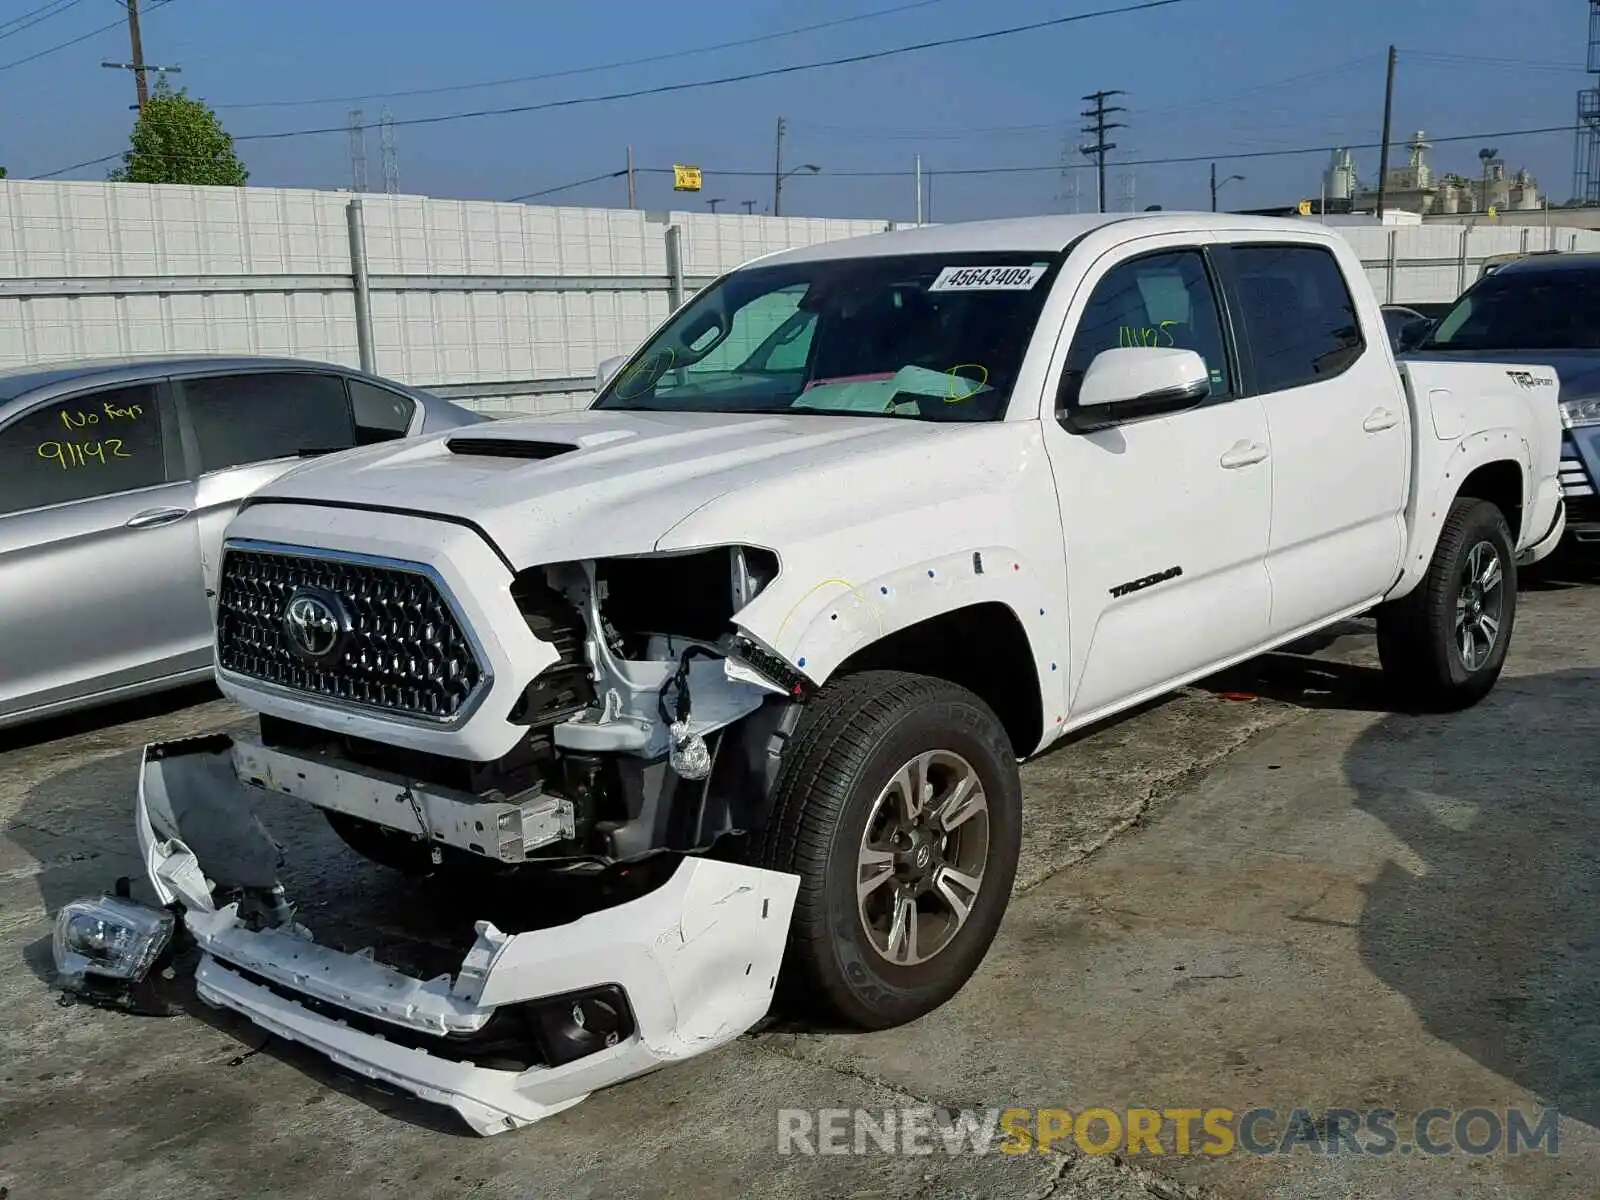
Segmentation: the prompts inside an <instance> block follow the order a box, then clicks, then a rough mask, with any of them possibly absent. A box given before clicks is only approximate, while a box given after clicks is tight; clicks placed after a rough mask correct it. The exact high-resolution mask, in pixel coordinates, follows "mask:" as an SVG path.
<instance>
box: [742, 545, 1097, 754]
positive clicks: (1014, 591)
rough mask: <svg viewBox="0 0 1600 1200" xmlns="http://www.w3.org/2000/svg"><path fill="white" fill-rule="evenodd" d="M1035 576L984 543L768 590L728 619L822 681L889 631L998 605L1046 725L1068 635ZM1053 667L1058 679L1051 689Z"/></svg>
mask: <svg viewBox="0 0 1600 1200" xmlns="http://www.w3.org/2000/svg"><path fill="white" fill-rule="evenodd" d="M779 578H780V579H781V578H782V577H781V576H780V577H779ZM1043 583H1044V581H1043V580H1040V579H1038V578H1037V577H1036V572H1035V571H1033V570H1031V569H1030V565H1029V563H1028V562H1027V561H1026V560H1025V559H1024V558H1023V557H1022V556H1021V555H1019V554H1018V553H1017V552H1016V551H1015V550H1014V549H1012V548H1010V547H1006V546H987V547H983V548H981V549H976V550H963V551H959V552H956V553H952V554H949V555H943V556H940V557H938V558H932V559H927V560H925V561H922V562H914V563H907V564H903V565H901V566H899V567H896V568H895V569H894V570H891V571H886V572H883V573H881V574H878V575H875V576H873V577H871V578H868V579H861V580H848V579H842V578H830V579H824V580H821V581H819V582H817V583H815V584H813V585H811V586H810V587H808V588H804V589H803V590H799V591H798V594H797V598H795V599H793V600H789V599H788V597H787V596H784V597H782V599H778V598H777V597H773V599H775V600H778V603H777V604H769V605H766V606H761V604H760V599H764V598H765V597H762V598H758V600H757V602H756V604H753V605H751V606H750V607H749V608H747V609H745V610H744V611H742V612H740V613H738V614H736V615H735V617H734V621H735V624H736V625H737V626H738V627H739V629H740V630H741V632H743V633H745V634H746V635H747V636H749V637H750V638H751V639H752V640H754V641H756V642H757V643H758V644H760V645H762V646H764V647H765V648H767V649H768V650H771V651H772V652H773V653H775V654H777V655H779V656H780V657H781V658H783V659H785V660H786V661H788V662H790V663H792V664H793V665H794V666H795V668H796V669H797V670H799V671H800V672H802V673H803V674H804V675H805V676H806V677H807V678H808V679H810V680H811V681H812V682H813V683H815V684H817V685H819V686H820V685H822V684H824V683H826V682H827V680H828V679H829V678H830V677H831V676H832V675H833V674H834V672H835V671H837V670H838V668H839V667H840V665H842V664H843V663H844V662H845V661H846V660H847V659H849V658H850V657H851V656H852V655H854V654H856V653H859V652H860V651H861V650H864V649H866V648H868V647H870V646H872V645H873V644H874V643H877V642H880V641H882V640H883V639H884V638H886V637H888V636H889V635H890V634H893V633H896V632H898V631H900V630H902V629H906V628H909V627H910V626H913V625H916V624H919V623H920V622H923V621H927V620H930V619H932V618H935V617H938V616H941V615H943V614H946V613H951V612H955V611H958V610H960V609H966V608H972V607H974V606H977V605H980V604H998V605H1001V606H1003V607H1004V608H1005V609H1007V610H1008V611H1009V612H1010V613H1011V614H1012V615H1013V616H1015V617H1016V619H1017V623H1018V624H1019V625H1020V626H1021V628H1022V632H1023V636H1024V638H1025V639H1026V641H1027V645H1028V650H1029V655H1030V657H1031V659H1032V667H1033V675H1034V680H1035V684H1036V686H1037V687H1038V688H1039V699H1040V706H1041V707H1040V712H1041V714H1044V717H1043V725H1044V727H1045V729H1046V730H1047V731H1050V730H1053V729H1054V728H1055V727H1056V725H1057V724H1058V722H1057V721H1056V719H1055V715H1054V714H1057V713H1064V712H1065V709H1064V708H1063V707H1062V706H1061V694H1060V692H1061V689H1062V688H1063V687H1064V681H1065V672H1064V671H1062V670H1061V669H1060V667H1061V664H1062V663H1063V662H1064V661H1065V659H1066V646H1067V643H1066V629H1065V621H1064V620H1063V619H1061V618H1059V617H1058V618H1057V620H1056V621H1055V622H1054V623H1053V624H1047V621H1048V620H1049V614H1048V601H1047V599H1046V597H1045V596H1044V594H1043V591H1042V590H1041V589H1042V585H1043ZM758 608H759V610H760V611H757V610H758ZM1052 675H1054V677H1055V679H1056V680H1057V681H1058V682H1057V684H1056V686H1055V687H1054V688H1052V687H1050V686H1049V680H1050V678H1051V676H1052ZM1029 749H1032V747H1030V748H1029Z"/></svg>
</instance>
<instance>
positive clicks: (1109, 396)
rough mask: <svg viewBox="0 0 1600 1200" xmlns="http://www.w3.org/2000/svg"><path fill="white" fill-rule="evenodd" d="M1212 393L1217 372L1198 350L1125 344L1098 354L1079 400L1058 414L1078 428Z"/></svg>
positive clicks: (1182, 404)
mask: <svg viewBox="0 0 1600 1200" xmlns="http://www.w3.org/2000/svg"><path fill="white" fill-rule="evenodd" d="M1210 395H1211V372H1210V371H1209V370H1208V369H1207V368H1206V360H1205V359H1203V358H1201V357H1200V356H1199V355H1198V354H1196V353H1195V352H1194V351H1193V350H1174V349H1171V348H1168V347H1164V346H1162V347H1158V346H1124V347H1120V348H1118V349H1114V350H1102V351H1101V352H1100V353H1099V354H1097V355H1095V357H1094V361H1093V362H1091V363H1090V364H1089V369H1088V370H1087V371H1085V372H1084V375H1083V382H1082V384H1080V385H1079V387H1078V396H1077V404H1076V405H1075V406H1073V407H1071V408H1065V409H1061V410H1059V411H1058V412H1057V417H1058V419H1059V420H1060V421H1061V423H1062V424H1063V425H1065V426H1066V427H1067V429H1068V430H1070V431H1071V432H1073V433H1088V432H1090V431H1092V430H1095V429H1105V428H1107V427H1109V426H1111V425H1118V424H1121V423H1123V422H1125V421H1137V420H1142V419H1144V418H1146V417H1157V416H1161V415H1162V414H1164V413H1173V412H1182V411H1183V410H1184V409H1186V408H1193V407H1194V406H1195V405H1197V404H1199V403H1201V402H1202V401H1203V400H1205V399H1206V397H1208V396H1210Z"/></svg>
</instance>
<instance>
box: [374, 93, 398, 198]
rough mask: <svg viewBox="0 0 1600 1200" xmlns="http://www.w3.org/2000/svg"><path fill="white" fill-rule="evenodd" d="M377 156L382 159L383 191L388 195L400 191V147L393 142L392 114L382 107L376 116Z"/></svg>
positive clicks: (385, 106) (386, 106)
mask: <svg viewBox="0 0 1600 1200" xmlns="http://www.w3.org/2000/svg"><path fill="white" fill-rule="evenodd" d="M378 154H379V156H380V157H381V158H382V159H383V190H384V191H386V192H388V193H389V195H391V196H394V195H398V194H399V191H400V147H399V144H398V143H397V142H396V140H395V133H394V114H393V113H392V112H390V111H389V106H388V105H387V104H385V105H384V106H383V112H381V113H380V114H379V115H378Z"/></svg>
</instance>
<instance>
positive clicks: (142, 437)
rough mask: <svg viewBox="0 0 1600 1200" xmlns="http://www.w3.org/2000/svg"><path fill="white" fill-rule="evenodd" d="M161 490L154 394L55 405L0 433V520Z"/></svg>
mask: <svg viewBox="0 0 1600 1200" xmlns="http://www.w3.org/2000/svg"><path fill="white" fill-rule="evenodd" d="M165 482H167V471H166V460H165V457H164V450H163V445H162V440H161V414H160V412H159V411H158V410H157V407H156V389H155V388H154V387H153V386H151V385H148V384H141V385H138V386H134V387H122V388H110V389H107V390H105V391H98V392H86V393H83V394H80V395H77V396H73V397H71V398H70V399H67V400H55V401H52V402H50V403H49V404H46V405H43V406H42V407H40V408H36V409H33V410H32V411H31V412H27V413H24V414H23V415H22V416H20V417H17V418H16V419H14V420H13V421H11V422H10V423H9V424H7V425H6V426H4V427H3V428H0V513H13V512H21V511H23V510H25V509H30V508H43V507H45V506H48V505H55V504H67V503H70V502H72V501H74V500H89V499H94V498H96V497H100V496H112V495H116V494H117V493H119V492H131V491H136V490H138V489H140V488H147V487H154V486H156V485H157V484H161V483H165Z"/></svg>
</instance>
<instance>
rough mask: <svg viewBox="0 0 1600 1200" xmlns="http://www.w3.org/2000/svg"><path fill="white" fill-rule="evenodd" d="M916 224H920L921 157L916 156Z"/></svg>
mask: <svg viewBox="0 0 1600 1200" xmlns="http://www.w3.org/2000/svg"><path fill="white" fill-rule="evenodd" d="M917 224H918V225H921V224H922V155H920V154H919V155H917Z"/></svg>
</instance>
